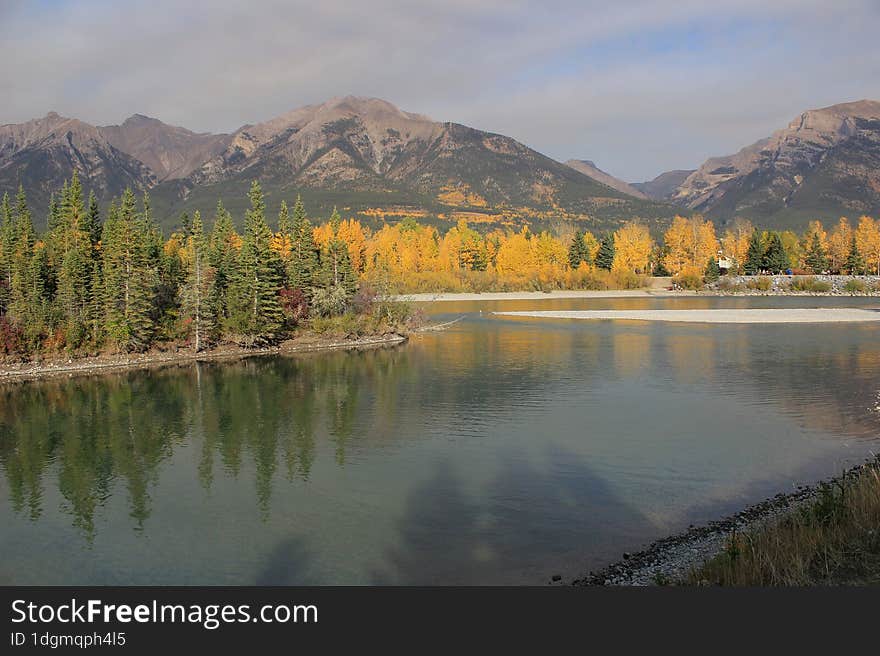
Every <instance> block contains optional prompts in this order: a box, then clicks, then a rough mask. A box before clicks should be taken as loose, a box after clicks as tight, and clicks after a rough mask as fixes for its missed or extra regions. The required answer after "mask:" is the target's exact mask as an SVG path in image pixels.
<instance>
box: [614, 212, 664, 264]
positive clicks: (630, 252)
mask: <svg viewBox="0 0 880 656" xmlns="http://www.w3.org/2000/svg"><path fill="white" fill-rule="evenodd" d="M653 249H654V240H653V239H651V233H650V232H648V229H647V228H646V227H645V226H644V225H642V224H641V223H637V222H635V221H629V222H628V223H626V224H624V225H623V226H622V227H621V228H619V229H618V230H617V231H616V232H615V233H614V264H613V266H612V269H620V270H626V271H634V272H636V273H646V272H647V270H648V262H649V261H650V258H651V251H652V250H653Z"/></svg>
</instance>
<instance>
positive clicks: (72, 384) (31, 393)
mask: <svg viewBox="0 0 880 656" xmlns="http://www.w3.org/2000/svg"><path fill="white" fill-rule="evenodd" d="M400 360H401V353H400V352H394V351H390V350H389V351H384V350H382V351H370V352H364V353H358V354H342V353H340V354H325V355H323V356H316V357H308V358H302V359H285V358H252V359H247V360H242V361H238V362H233V363H222V364H217V363H213V364H205V363H197V364H194V365H191V366H185V367H177V368H165V369H159V370H155V371H149V372H129V373H124V374H113V375H106V376H101V377H96V378H76V379H72V380H47V381H40V382H35V383H29V384H24V385H17V386H7V387H5V388H3V389H0V466H2V467H3V470H4V472H5V475H6V479H7V483H8V486H9V490H10V500H11V505H12V507H13V509H14V510H15V511H16V512H19V513H26V514H27V515H28V517H30V518H31V519H33V520H36V519H38V518H39V517H40V516H41V514H42V512H43V490H44V485H45V481H44V479H45V477H46V476H47V475H49V472H51V471H53V469H54V471H55V472H57V482H56V485H57V488H58V491H59V492H60V494H61V496H62V498H63V502H62V509H63V510H64V511H65V512H66V513H68V514H69V515H70V516H71V517H72V520H73V524H74V525H75V526H77V527H78V528H80V529H81V530H82V531H83V533H84V534H85V535H86V537H87V538H88V539H91V538H93V536H94V532H95V523H94V521H95V514H96V512H97V510H98V508H100V507H101V506H102V505H103V504H104V503H105V502H106V501H107V500H108V499H109V498H110V497H111V495H112V494H113V490H114V489H115V486H117V485H123V486H124V487H125V489H126V492H127V498H128V506H129V513H130V515H131V517H132V518H133V519H134V520H135V526H136V528H138V529H142V528H143V527H144V523H145V521H146V520H147V519H148V518H149V516H150V512H151V507H150V503H151V501H150V493H151V489H152V488H153V487H155V485H156V484H157V481H158V476H159V472H160V470H161V466H162V463H163V461H164V460H165V459H167V458H170V457H171V456H173V454H174V451H175V450H176V449H179V448H181V447H182V446H183V445H185V444H189V445H192V447H193V448H195V449H197V450H198V454H199V457H198V465H197V472H196V473H197V476H198V480H199V481H200V482H201V484H202V486H203V487H204V488H205V489H209V488H210V487H211V485H212V484H213V481H214V478H215V475H216V473H217V471H218V468H219V470H220V471H223V472H224V474H225V475H227V476H232V477H237V476H239V475H240V474H241V472H242V470H243V469H245V470H246V469H247V468H249V467H252V468H253V476H254V480H255V486H256V495H257V501H258V504H259V507H260V510H261V512H262V513H263V514H264V515H265V514H268V512H269V505H270V499H271V492H272V483H273V479H274V478H275V477H276V473H277V471H276V470H277V469H278V468H279V467H282V468H283V470H284V472H285V474H286V477H287V479H288V480H291V481H292V480H296V479H301V480H307V479H308V477H309V474H310V471H311V468H312V464H313V463H314V460H315V457H316V442H317V440H318V436H319V435H320V434H325V435H327V436H328V438H329V439H330V440H332V441H333V443H334V445H335V452H336V459H337V461H338V462H339V463H340V464H343V463H344V462H345V452H346V449H347V448H349V446H350V445H351V444H352V442H353V440H354V439H355V436H356V435H357V436H367V435H369V434H370V431H365V430H360V431H356V430H355V427H356V425H357V423H358V421H359V420H363V419H364V415H367V413H366V410H369V409H370V408H371V407H376V408H380V409H382V410H383V411H384V412H391V413H393V411H394V401H393V397H392V395H391V394H390V390H393V389H394V385H393V383H391V384H389V383H388V381H387V380H386V378H388V377H389V376H392V375H395V374H396V373H398V372H399V370H400ZM395 361H396V362H397V363H396V364H395ZM374 388H375V389H374ZM374 397H375V398H374ZM361 399H363V402H361ZM367 418H369V417H367ZM388 421H389V419H388V418H384V419H383V420H382V423H387V422H388Z"/></svg>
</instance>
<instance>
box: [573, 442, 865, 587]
mask: <svg viewBox="0 0 880 656" xmlns="http://www.w3.org/2000/svg"><path fill="white" fill-rule="evenodd" d="M878 471H880V457H874V458H871V459H869V460H867V461H865V462H864V463H862V464H859V465H856V466H854V467H852V468H850V469H848V470H847V471H845V472H844V473H842V474H841V475H840V476H836V477H833V478H829V479H826V480H822V481H819V482H818V483H816V484H814V485H807V486H799V487H798V488H797V489H796V490H795V491H794V492H791V493H787V494H782V493H780V494H777V495H776V496H774V497H771V498H769V499H766V500H764V501H761V502H760V503H757V504H754V505H752V506H749V507H747V508H745V509H744V510H742V511H740V512H738V513H736V514H733V515H730V516H729V517H725V518H723V519H720V520H718V521H714V522H710V523H709V524H706V525H705V526H692V527H691V528H689V529H688V530H686V531H684V532H682V533H679V534H676V535H672V536H669V537H666V538H662V539H660V540H657V541H656V542H653V543H652V544H650V545H649V546H648V547H647V548H645V549H644V550H642V551H639V552H636V553H633V554H628V553H624V554H623V558H622V559H621V560H619V561H617V562H615V563H612V564H610V565H608V566H606V567H604V568H602V569H600V570H598V571H596V572H589V573H588V574H586V575H584V576H582V577H581V578H578V579H575V580H574V581H572V585H576V586H592V585H620V586H649V585H697V584H701V585H707V584H709V585H713V584H714V585H718V584H724V583H727V584H730V583H729V582H727V581H725V580H724V579H723V578H722V576H721V574H720V573H721V572H724V571H726V570H725V567H726V568H727V569H729V563H726V562H724V561H725V560H726V559H728V558H731V557H732V558H736V557H737V555H739V556H740V557H741V554H742V552H743V550H742V548H741V547H739V546H738V545H741V544H743V542H746V543H748V544H749V545H756V544H759V543H760V541H761V536H762V535H765V534H767V533H768V532H769V533H772V534H773V535H774V539H773V540H772V542H774V544H775V546H777V548H778V544H779V543H780V539H779V537H778V534H779V533H780V531H779V527H785V526H789V525H792V524H795V525H797V528H798V535H797V538H796V539H800V540H801V541H805V536H804V535H803V534H806V533H808V532H809V527H810V523H811V521H810V520H811V518H813V517H817V518H818V521H817V522H814V523H822V524H827V523H828V522H827V517H826V516H825V515H822V513H828V512H833V509H834V508H835V507H838V506H839V507H840V508H844V507H845V503H846V499H847V494H848V492H851V491H852V490H855V489H856V488H857V487H860V486H862V485H863V484H864V483H865V482H866V481H867V482H869V483H870V484H871V486H872V494H873V499H872V500H871V501H870V503H869V504H865V503H864V502H862V504H861V505H870V508H869V510H868V512H869V513H872V514H873V515H875V516H876V515H877V514H880V479H878V478H877V476H878ZM875 481H876V483H875ZM829 499H830V501H829ZM829 508H830V509H831V510H829ZM861 510H862V514H867V513H865V509H864V508H862V509H861ZM861 528H862V529H865V528H867V531H866V534H867V535H868V536H871V535H873V533H871V531H880V529H878V527H876V526H874V527H861ZM820 535H821V534H820ZM743 536H746V537H743ZM810 537H811V538H812V539H813V541H814V543H813V544H811V545H809V548H812V550H813V551H815V552H816V553H823V552H825V553H826V554H827V551H828V550H829V549H831V548H832V547H835V548H838V547H839V546H840V545H831V544H822V543H821V542H819V543H818V544H817V543H815V537H814V536H810ZM789 539H790V540H791V539H792V538H791V537H789ZM824 539H825V540H826V541H827V540H828V538H824ZM851 539H853V538H851ZM731 545H733V547H731ZM797 546H798V548H797V549H795V548H792V549H791V553H790V554H786V556H785V557H787V558H789V559H793V558H803V557H804V552H805V551H808V550H809V548H805V547H806V546H807V545H803V544H801V545H797ZM874 546H875V547H876V548H877V553H875V554H874V558H875V559H876V561H875V563H874V564H875V565H876V571H875V574H876V575H877V576H880V540H875V544H874ZM733 551H736V553H733ZM850 551H852V549H850ZM731 554H732V555H731ZM782 566H783V564H781V563H776V564H775V569H777V570H778V569H781V567H782ZM829 574H830V576H829V577H828V578H827V579H826V580H824V581H822V583H824V584H831V585H835V584H843V583H851V582H852V581H851V580H843V579H840V578H835V577H834V576H833V574H834V572H829ZM838 576H839V575H838ZM813 583H815V582H813ZM746 584H750V585H760V584H768V583H766V582H764V583H756V582H754V581H751V582H747V583H746ZM776 584H778V583H776ZM801 584H804V583H801Z"/></svg>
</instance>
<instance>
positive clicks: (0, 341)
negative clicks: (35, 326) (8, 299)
mask: <svg viewBox="0 0 880 656" xmlns="http://www.w3.org/2000/svg"><path fill="white" fill-rule="evenodd" d="M24 351H25V348H24V335H23V334H22V331H21V327H20V326H19V325H18V324H15V323H13V322H12V321H11V320H10V319H9V317H7V316H2V317H0V354H2V355H23V354H24Z"/></svg>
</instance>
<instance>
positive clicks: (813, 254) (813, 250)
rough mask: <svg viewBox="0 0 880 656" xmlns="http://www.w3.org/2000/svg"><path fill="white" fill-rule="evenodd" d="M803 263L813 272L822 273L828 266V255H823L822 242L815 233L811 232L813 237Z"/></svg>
mask: <svg viewBox="0 0 880 656" xmlns="http://www.w3.org/2000/svg"><path fill="white" fill-rule="evenodd" d="M804 263H805V264H806V265H807V267H809V269H810V271H812V272H813V273H822V272H823V271H825V270H826V269H827V268H828V257H827V256H826V255H825V249H824V248H822V242H821V240H820V239H819V235H818V234H816V233H813V239H812V241H811V242H810V248H809V250H808V251H807V257H806V258H805V260H804Z"/></svg>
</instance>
